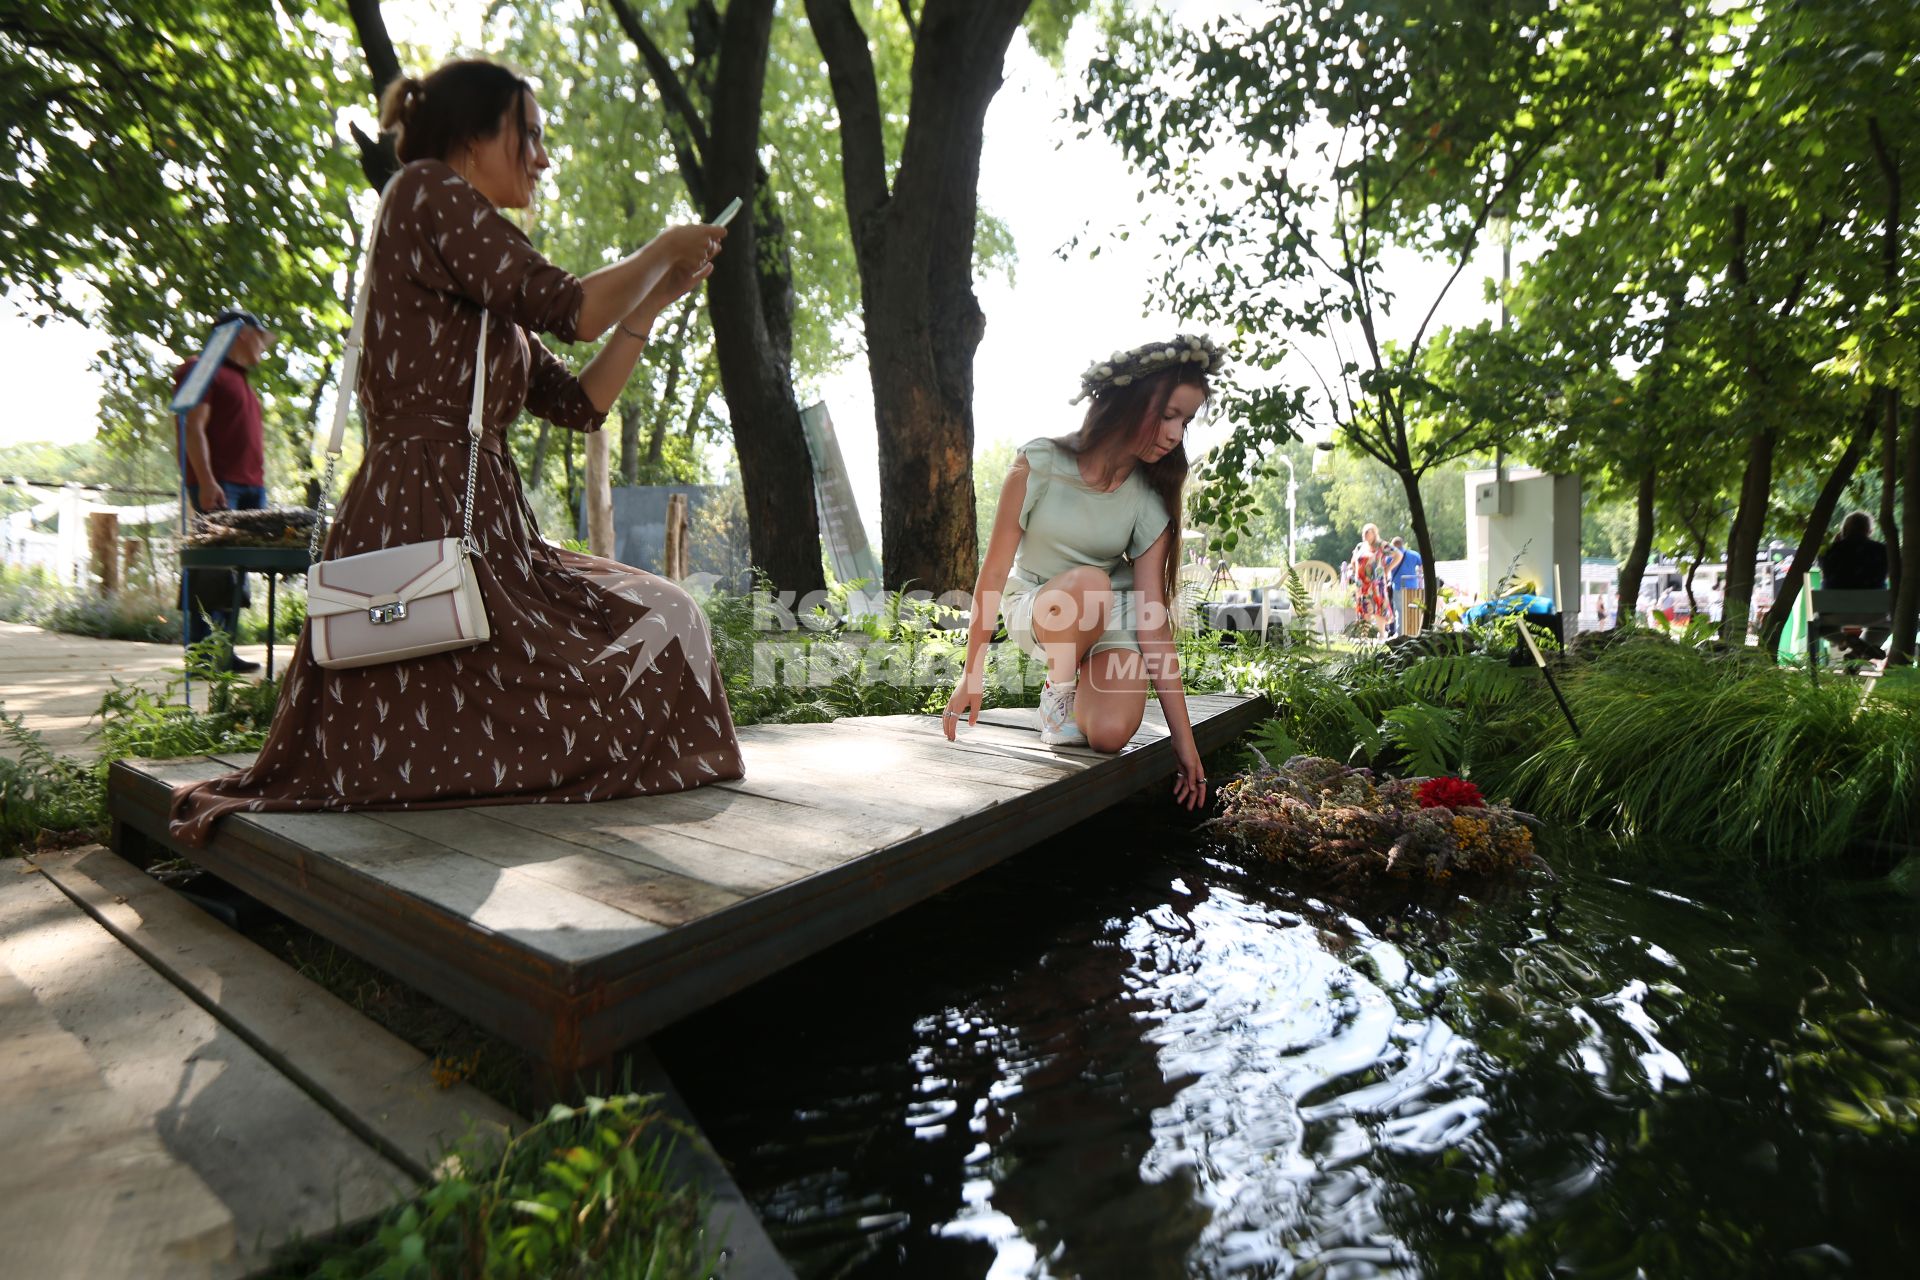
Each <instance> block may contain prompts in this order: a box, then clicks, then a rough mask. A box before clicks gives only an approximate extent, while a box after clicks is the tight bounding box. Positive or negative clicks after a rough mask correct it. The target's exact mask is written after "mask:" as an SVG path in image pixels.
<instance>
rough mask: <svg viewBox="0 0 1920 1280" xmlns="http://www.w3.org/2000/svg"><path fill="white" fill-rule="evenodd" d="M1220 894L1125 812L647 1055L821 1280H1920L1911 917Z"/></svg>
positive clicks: (1234, 882) (1158, 805)
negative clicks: (1387, 1278)
mask: <svg viewBox="0 0 1920 1280" xmlns="http://www.w3.org/2000/svg"><path fill="white" fill-rule="evenodd" d="M1222 854H1223V849H1222V846H1220V845H1219V844H1218V843H1217V842H1214V841H1211V840H1208V839H1206V838H1203V837H1201V836H1199V835H1196V833H1194V831H1193V830H1192V829H1191V827H1190V826H1188V825H1186V824H1185V823H1183V822H1182V820H1181V819H1180V818H1179V816H1178V814H1177V811H1175V810H1174V809H1173V808H1172V806H1171V804H1170V803H1166V802H1154V803H1151V804H1149V803H1146V802H1145V801H1139V802H1134V803H1129V804H1128V805H1125V806H1122V807H1121V808H1119V809H1116V810H1113V811H1110V812H1109V813H1108V814H1106V815H1103V816H1102V817H1101V818H1099V819H1096V820H1094V821H1092V822H1089V823H1087V824H1084V825H1082V826H1080V827H1077V828H1075V829H1074V830H1072V831H1070V832H1068V833H1066V834H1065V835H1064V836H1062V837H1059V838H1056V839H1054V840H1051V841H1048V842H1047V843H1046V844H1044V845H1042V846H1040V847H1038V848H1036V849H1033V850H1030V851H1029V852H1027V853H1025V854H1022V855H1020V856H1019V857H1017V858H1014V859H1012V860H1011V861H1009V862H1007V863H1006V864H1003V865H1002V866H1001V867H999V868H996V869H995V870H994V871H992V872H990V873H988V874H986V875H983V876H980V877H978V878H976V879H974V880H972V881H970V882H968V883H967V884H964V885H961V886H959V887H957V888H956V889H954V890H952V891H950V892H948V893H947V894H944V895H942V896H941V897H939V898H937V899H935V900H933V901H931V902H929V903H927V904H925V905H923V906H921V907H919V908H916V909H915V910H913V911H910V912H908V913H906V914H905V915H903V916H900V917H897V918H896V919H894V920H892V921H890V922H888V923H887V924H885V925H883V926H881V927H879V928H876V929H873V930H870V931H869V932H867V933H865V934H863V935H861V936H859V937H857V938H854V939H851V940H849V941H848V942H846V943H844V944H842V945H840V946H838V947H835V948H834V949H832V950H831V951H829V952H827V953H825V954H823V955H821V956H818V957H816V958H814V959H813V960H810V961H808V962H807V963H805V964H802V965H800V966H798V967H796V968H794V969H792V970H790V971H788V972H786V973H785V974H782V975H781V976H779V977H778V978H776V979H773V980H771V981H768V982H766V983H763V984H761V985H760V986H758V987H756V988H754V989H753V990H751V991H749V992H746V993H743V994H742V995H741V996H739V997H736V998H735V999H733V1000H731V1001H729V1002H727V1003H726V1004H724V1005H721V1006H719V1007H716V1008H714V1009H712V1010H709V1011H708V1012H706V1013H704V1014H702V1015H700V1016H698V1017H696V1018H694V1019H691V1020H689V1021H687V1022H685V1023H683V1024H681V1025H680V1026H678V1027H677V1028H675V1029H674V1030H673V1031H672V1032H670V1033H669V1034H667V1035H665V1036H662V1037H659V1038H658V1039H656V1041H655V1044H656V1047H657V1048H658V1050H659V1051H660V1054H661V1057H662V1058H663V1060H664V1061H665V1062H666V1064H667V1066H668V1067H669V1069H670V1070H671V1071H672V1073H673V1075H674V1078H675V1079H676V1081H677V1082H678V1083H679V1084H680V1086H681V1088H682V1089H683V1091H684V1092H685V1093H686V1095H687V1098H688V1101H689V1102H690V1103H691V1104H692V1106H693V1109H694V1111H695V1113H696V1114H698V1115H699V1116H700V1118H701V1120H702V1123H703V1125H704V1127H705V1128H706V1130H707V1133H708V1135H709V1136H710V1137H711V1138H712V1139H713V1141H714V1143H715V1145H716V1146H717V1147H718V1148H719V1149H720V1151H721V1153H722V1154H723V1155H724V1156H725V1157H726V1158H727V1159H728V1160H729V1161H730V1162H731V1163H732V1164H733V1166H734V1169H735V1175H736V1177H737V1179H738V1181H739V1183H740V1184H741V1187H742V1189H743V1190H744V1191H745V1192H746V1194H747V1195H748V1197H749V1198H750V1199H751V1200H753V1202H754V1203H755V1204H756V1206H757V1207H758V1208H759V1210H760V1213H761V1215H762V1218H763V1220H764V1221H765V1222H766V1225H767V1227H768V1230H769V1232H770V1233H771V1234H772V1236H773V1238H774V1240H775V1242H776V1243H778V1244H779V1245H780V1247H781V1249H782V1251H783V1252H784V1253H785V1255H786V1256H787V1258H788V1259H789V1261H790V1262H791V1263H792V1264H793V1265H794V1267H795V1269H796V1271H797V1272H798V1273H799V1274H800V1275H801V1276H802V1277H806V1278H807V1280H814V1278H819V1277H843V1276H844V1277H863V1278H864V1277H882V1276H887V1277H912V1278H913V1280H939V1278H941V1277H996V1278H997V1277H1011V1276H1061V1277H1065V1276H1081V1277H1089V1278H1093V1277H1124V1278H1126V1280H1135V1278H1138V1280H1154V1278H1157V1277H1184V1276H1228V1275H1231V1276H1286V1275H1300V1276H1326V1277H1350V1276H1370V1275H1456V1274H1473V1275H1513V1276H1522V1275H1524V1276H1533V1275H1546V1274H1555V1275H1570V1276H1631V1275H1635V1274H1642V1275H1651V1276H1689V1277H1691V1276H1723V1275H1749V1274H1781V1275H1807V1276H1823V1275H1889V1274H1906V1273H1909V1268H1910V1267H1911V1266H1912V1265H1913V1264H1912V1262H1911V1261H1910V1259H1911V1256H1912V1255H1913V1252H1914V1247H1915V1245H1916V1244H1917V1243H1920V1217H1917V1216H1916V1215H1915V1213H1914V1212H1913V1205H1914V1193H1915V1191H1916V1188H1920V1116H1917V1113H1916V1107H1917V1106H1920V1101H1917V1100H1920V1026H1917V1025H1916V1023H1920V963H1916V962H1917V961H1920V929H1917V928H1916V926H1917V925H1920V909H1916V905H1915V904H1914V903H1913V902H1912V901H1911V900H1910V899H1906V898H1902V897H1900V896H1899V895H1897V894H1893V893H1891V892H1888V891H1886V890H1884V889H1883V888H1882V887H1880V886H1879V885H1877V884H1861V883H1849V882H1844V881H1838V880H1835V879H1833V878H1832V877H1827V878H1824V879H1820V878H1807V877H1802V878H1798V879H1794V880H1782V879H1778V878H1776V879H1774V880H1772V881H1770V882H1766V881H1763V882H1758V883H1756V882H1753V881H1752V880H1751V879H1749V880H1748V881H1746V882H1742V883H1737V884H1730V883H1728V882H1727V881H1726V880H1724V879H1720V880H1715V879H1708V878H1700V877H1695V878H1692V879H1688V878H1685V877H1682V876H1680V875H1678V874H1676V873H1674V872H1672V871H1670V870H1659V869H1657V868H1649V867H1648V866H1647V865H1646V864H1645V863H1643V862H1629V861H1625V860H1623V859H1621V858H1619V857H1618V856H1615V857H1614V858H1612V859H1611V860H1608V859H1603V858H1601V857H1599V856H1598V855H1597V854H1596V853H1593V852H1588V853H1584V854H1571V853H1566V852H1564V851H1563V852H1562V853H1561V854H1560V855H1558V856H1557V858H1556V865H1557V867H1558V870H1559V874H1558V877H1557V878H1555V879H1545V878H1530V879H1528V880H1526V881H1523V882H1517V883H1515V884H1513V885H1511V886H1507V887H1505V888H1502V889H1500V890H1498V891H1496V892H1491V893H1481V894H1478V895H1476V896H1474V897H1472V898H1467V897H1462V896H1457V895H1444V896H1441V897H1437V898H1434V899H1432V900H1426V901H1422V902H1418V903H1410V902H1408V901H1406V900H1405V898H1404V897H1402V898H1401V899H1399V900H1397V901H1396V900H1389V899H1383V900H1369V901H1360V900H1353V899H1349V900H1344V901H1332V900H1328V899H1327V898H1325V897H1322V896H1316V895H1315V894H1314V893H1311V892H1305V891H1301V890H1299V889H1297V888H1293V887H1290V886H1289V884H1288V882H1287V879H1286V877H1285V876H1282V875H1279V874H1277V873H1276V872H1274V871H1273V870H1271V869H1268V868H1255V869H1251V870H1248V869H1242V868H1241V867H1239V866H1237V865H1236V864H1235V863H1234V862H1232V861H1230V860H1228V859H1227V858H1225V857H1223V856H1222ZM1656 886H1657V887H1656Z"/></svg>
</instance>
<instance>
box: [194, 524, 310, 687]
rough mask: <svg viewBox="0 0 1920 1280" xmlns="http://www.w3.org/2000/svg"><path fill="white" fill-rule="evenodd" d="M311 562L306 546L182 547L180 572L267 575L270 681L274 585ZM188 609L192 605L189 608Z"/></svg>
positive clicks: (269, 675)
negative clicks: (236, 571) (238, 571)
mask: <svg viewBox="0 0 1920 1280" xmlns="http://www.w3.org/2000/svg"><path fill="white" fill-rule="evenodd" d="M312 563H313V561H311V560H309V559H308V558H307V549H306V548H305V547H247V546H232V547H182V548H180V569H181V572H182V573H184V572H186V571H187V570H188V569H238V570H240V571H241V572H243V573H264V574H265V575H266V576H267V679H269V680H271V679H273V623H274V595H273V587H274V583H275V582H276V581H277V580H278V579H279V577H280V575H281V574H291V573H305V572H306V571H307V566H308V565H310V564H312ZM188 607H189V608H191V607H192V606H191V605H189V606H188ZM188 634H189V629H188V627H187V619H186V618H184V617H182V618H181V619H180V645H181V648H183V649H184V648H185V647H186V643H187V635H188Z"/></svg>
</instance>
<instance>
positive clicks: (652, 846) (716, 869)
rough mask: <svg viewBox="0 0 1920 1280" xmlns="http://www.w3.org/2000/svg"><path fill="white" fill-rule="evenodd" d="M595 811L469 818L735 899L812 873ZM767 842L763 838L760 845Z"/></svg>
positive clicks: (521, 810)
mask: <svg viewBox="0 0 1920 1280" xmlns="http://www.w3.org/2000/svg"><path fill="white" fill-rule="evenodd" d="M597 807H598V806H594V805H544V804H543V805H496V806H493V807H490V808H485V809H473V810H470V812H472V813H473V814H475V815H476V816H480V817H484V818H486V819H488V820H489V821H492V822H498V823H501V824H503V825H505V826H510V827H514V828H517V829H519V830H522V831H528V832H538V833H540V834H541V835H544V836H549V837H551V838H553V839H555V840H561V841H565V842H566V843H568V844H573V845H577V846H579V847H580V848H583V849H592V850H595V851H596V852H599V853H604V854H606V855H608V856H610V857H615V858H620V859H623V860H625V861H629V862H633V863H637V864H638V865H640V866H643V867H650V868H653V869H654V870H657V871H662V872H667V873H671V874H672V875H675V876H682V877H685V878H687V879H690V880H698V881H704V882H705V883H707V884H709V885H718V886H720V887H721V888H723V889H726V890H728V891H729V892H730V893H731V894H732V895H733V896H734V897H735V898H736V899H737V898H746V897H751V896H752V895H754V894H756V893H761V892H764V891H765V890H768V889H775V888H778V887H779V886H781V885H784V884H790V883H792V882H793V881H795V880H798V879H801V878H802V877H804V876H809V875H812V874H813V871H814V868H812V867H807V866H801V865H797V864H795V863H792V862H786V861H782V860H781V859H779V858H777V857H774V856H773V855H772V853H771V852H769V853H761V852H757V851H749V850H740V849H732V848H729V847H728V846H726V845H723V844H715V843H714V842H712V841H710V840H703V839H700V838H698V837H695V836H688V835H685V834H683V833H681V832H680V831H679V830H677V829H676V828H674V827H663V826H639V825H622V824H621V823H619V822H618V821H616V820H609V819H608V818H607V817H606V816H605V815H603V814H599V813H596V812H595V809H596V808H597ZM767 838H768V837H767V835H766V833H764V832H763V833H762V834H761V839H762V840H763V841H765V840H767ZM777 838H778V837H776V839H777Z"/></svg>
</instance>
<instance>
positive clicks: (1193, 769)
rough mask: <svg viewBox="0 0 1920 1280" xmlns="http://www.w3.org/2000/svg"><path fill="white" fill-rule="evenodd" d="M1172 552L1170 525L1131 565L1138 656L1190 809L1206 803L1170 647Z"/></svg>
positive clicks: (1179, 793) (1176, 793) (1180, 797)
mask: <svg viewBox="0 0 1920 1280" xmlns="http://www.w3.org/2000/svg"><path fill="white" fill-rule="evenodd" d="M1172 554H1173V526H1172V525H1171V524H1169V525H1168V526H1167V529H1166V532H1164V533H1162V534H1161V535H1160V537H1159V538H1158V539H1157V540H1156V541H1155V542H1154V544H1153V545H1152V546H1150V547H1148V548H1147V549H1146V550H1145V551H1143V552H1141V553H1140V558H1139V559H1138V560H1135V561H1134V562H1133V587H1134V590H1136V591H1138V592H1139V593H1140V636H1139V639H1140V656H1141V657H1142V658H1143V659H1145V661H1146V667H1147V678H1148V679H1149V680H1151V681H1152V682H1153V688H1154V692H1156V693H1157V694H1159V696H1160V714H1161V715H1163V716H1165V717H1166V721H1167V733H1168V735H1169V736H1171V737H1172V739H1173V754H1174V758H1175V759H1176V760H1178V761H1179V772H1177V773H1176V774H1175V775H1174V779H1173V798H1174V800H1175V802H1176V803H1178V804H1181V805H1184V806H1185V807H1186V808H1189V809H1198V808H1199V807H1200V806H1202V805H1204V804H1205V803H1206V802H1207V775H1206V771H1205V770H1204V769H1203V768H1202V766H1201V764H1200V749H1199V747H1198V746H1197V745H1195V743H1194V741H1193V722H1192V720H1190V719H1189V718H1188V716H1187V691H1186V687H1185V686H1184V685H1182V684H1181V683H1180V664H1179V655H1178V653H1177V651H1176V650H1175V649H1174V644H1173V614H1172V613H1171V612H1170V606H1169V605H1168V603H1167V598H1166V596H1167V592H1166V587H1165V576H1164V575H1165V574H1166V564H1167V557H1168V556H1170V555H1172Z"/></svg>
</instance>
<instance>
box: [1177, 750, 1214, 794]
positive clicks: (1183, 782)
mask: <svg viewBox="0 0 1920 1280" xmlns="http://www.w3.org/2000/svg"><path fill="white" fill-rule="evenodd" d="M1173 753H1174V758H1175V759H1176V760H1178V761H1179V767H1178V769H1177V770H1176V771H1175V772H1174V775H1173V800H1174V803H1175V804H1178V805H1180V806H1182V807H1183V808H1187V809H1198V808H1200V807H1201V806H1202V805H1204V804H1206V802H1207V775H1206V771H1205V770H1204V769H1203V768H1201V765H1200V753H1199V752H1198V751H1196V750H1194V746H1193V744H1192V743H1191V742H1186V743H1182V744H1180V745H1178V746H1176V747H1174V749H1173Z"/></svg>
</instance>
